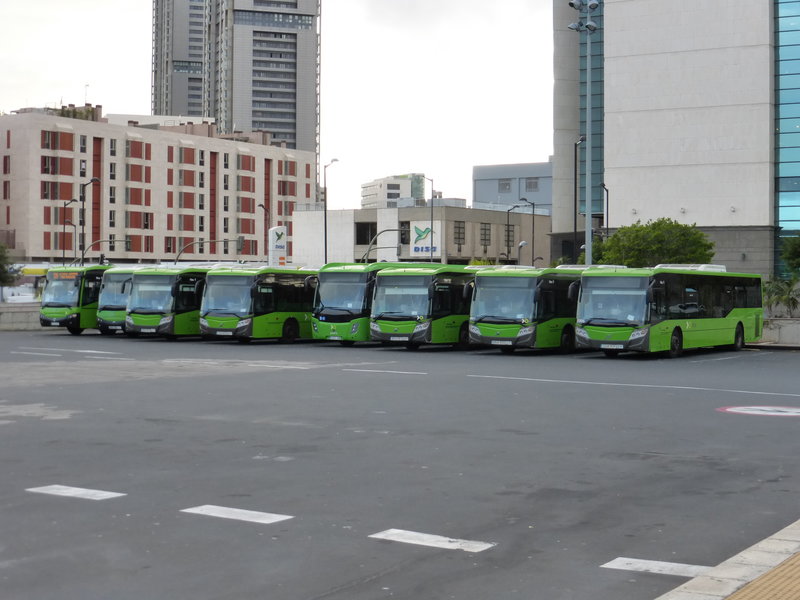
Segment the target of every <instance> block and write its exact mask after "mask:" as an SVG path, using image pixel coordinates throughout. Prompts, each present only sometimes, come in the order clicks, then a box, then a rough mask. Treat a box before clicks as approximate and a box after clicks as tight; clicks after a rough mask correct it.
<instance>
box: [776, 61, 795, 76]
mask: <svg viewBox="0 0 800 600" xmlns="http://www.w3.org/2000/svg"><path fill="white" fill-rule="evenodd" d="M796 73H800V60H779V61H778V74H779V75H792V74H796Z"/></svg>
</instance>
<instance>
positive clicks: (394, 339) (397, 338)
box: [389, 335, 408, 342]
mask: <svg viewBox="0 0 800 600" xmlns="http://www.w3.org/2000/svg"><path fill="white" fill-rule="evenodd" d="M389 341H392V342H407V341H408V336H405V335H393V336H392V337H390V338H389Z"/></svg>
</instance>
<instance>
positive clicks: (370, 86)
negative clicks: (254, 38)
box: [0, 0, 553, 208]
mask: <svg viewBox="0 0 800 600" xmlns="http://www.w3.org/2000/svg"><path fill="white" fill-rule="evenodd" d="M151 37H152V3H151V2H150V1H149V0H69V1H65V0H33V1H29V2H6V3H5V6H4V7H3V35H2V36H0V77H2V79H1V80H0V111H4V112H10V111H12V110H15V109H18V108H22V107H25V106H60V105H61V104H62V103H63V104H69V103H72V104H83V103H84V102H85V101H88V102H90V103H92V104H102V105H103V110H104V112H105V113H106V114H108V113H133V114H149V113H150V79H151V77H150V72H151V58H152V54H151ZM552 55H553V50H552V13H551V2H550V0H500V1H498V2H487V1H486V0H325V2H324V5H323V52H322V65H323V66H322V162H323V164H327V163H329V162H330V161H331V159H333V158H337V159H339V161H338V162H337V163H335V164H333V165H332V166H330V167H329V168H328V187H329V189H330V194H329V199H330V206H331V207H333V208H355V207H357V206H359V203H360V191H361V184H362V183H365V182H367V181H371V180H373V179H378V178H380V177H385V176H388V175H395V174H402V173H412V172H414V173H424V174H425V175H426V176H427V177H429V178H431V179H433V180H434V185H435V188H436V190H438V191H441V192H443V194H444V195H445V196H446V197H456V198H466V199H467V200H469V201H471V200H472V167H473V166H475V165H488V164H510V163H523V162H543V161H546V160H547V158H548V156H549V155H550V154H551V153H552V96H553V92H552V87H553V84H552V62H553V59H552ZM426 193H427V194H430V184H428V185H427V187H426Z"/></svg>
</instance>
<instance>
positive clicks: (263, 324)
mask: <svg viewBox="0 0 800 600" xmlns="http://www.w3.org/2000/svg"><path fill="white" fill-rule="evenodd" d="M317 272H318V271H317V270H316V269H308V268H304V267H266V266H258V265H241V266H230V267H217V268H214V269H211V270H210V271H209V272H208V275H207V276H206V286H205V291H204V292H203V301H202V303H201V305H200V333H201V334H202V335H203V336H204V337H206V338H214V339H222V338H225V337H228V338H235V339H237V340H239V341H240V342H249V341H250V340H253V339H280V340H282V341H285V342H294V341H295V340H296V339H298V338H305V339H310V338H311V309H312V306H313V304H314V291H315V290H314V287H313V286H310V285H306V279H308V278H309V277H312V278H313V277H314V276H316V275H317Z"/></svg>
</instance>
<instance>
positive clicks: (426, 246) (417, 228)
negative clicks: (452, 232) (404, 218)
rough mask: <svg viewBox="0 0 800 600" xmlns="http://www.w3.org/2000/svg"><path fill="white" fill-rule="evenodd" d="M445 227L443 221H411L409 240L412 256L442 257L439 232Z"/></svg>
mask: <svg viewBox="0 0 800 600" xmlns="http://www.w3.org/2000/svg"><path fill="white" fill-rule="evenodd" d="M431 226H432V227H431ZM443 227H444V225H443V223H442V221H433V222H431V221H411V223H410V230H409V234H410V239H409V240H408V241H409V248H410V252H409V254H410V256H412V257H414V258H420V259H422V258H440V257H441V256H442V249H441V248H440V244H441V236H440V234H439V232H440V231H442V229H443Z"/></svg>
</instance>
